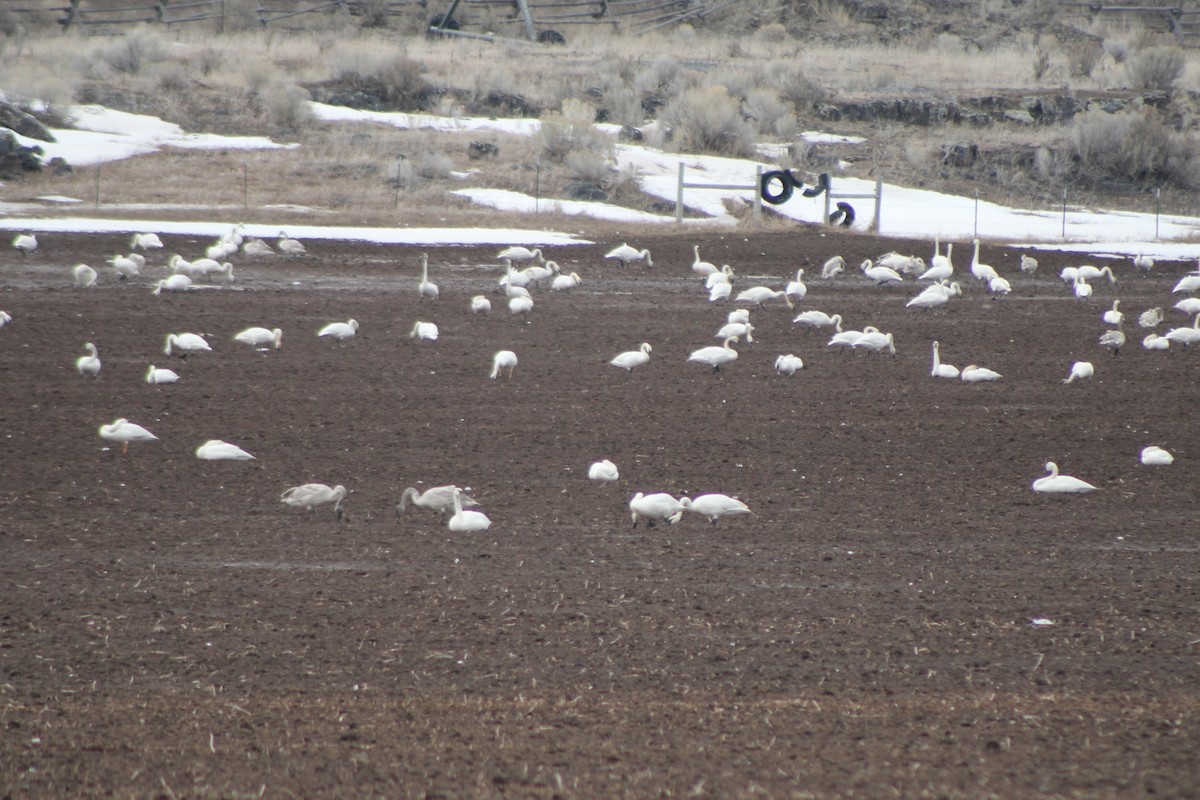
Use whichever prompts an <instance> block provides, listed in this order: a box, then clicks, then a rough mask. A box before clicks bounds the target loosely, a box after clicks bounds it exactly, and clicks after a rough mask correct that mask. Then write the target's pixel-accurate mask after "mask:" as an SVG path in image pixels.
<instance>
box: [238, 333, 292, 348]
mask: <svg viewBox="0 0 1200 800" xmlns="http://www.w3.org/2000/svg"><path fill="white" fill-rule="evenodd" d="M233 340H234V341H235V342H241V343H242V344H248V345H250V346H251V347H256V348H258V349H259V350H266V349H268V348H270V347H274V348H275V349H276V350H278V349H279V348H280V347H282V346H283V331H282V330H281V329H279V328H274V329H272V328H261V327H253V328H246V329H245V330H244V331H239V332H238V333H236V334H234V337H233Z"/></svg>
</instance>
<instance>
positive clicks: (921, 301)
mask: <svg viewBox="0 0 1200 800" xmlns="http://www.w3.org/2000/svg"><path fill="white" fill-rule="evenodd" d="M937 285H938V284H934V286H931V287H929V288H928V289H926V290H925V291H923V292H921V293H920V294H918V295H917V296H916V297H913V298H912V299H911V300H909V301H908V302H907V303H905V304H904V307H905V308H923V309H925V310H926V311H930V310H932V309H935V308H941V307H942V306H944V305H946V304H947V303H949V302H950V294H949V293H948V292H943V291H938V290H936V289H935V290H934V291H930V289H934V287H936V286H937Z"/></svg>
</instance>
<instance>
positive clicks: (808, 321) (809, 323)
mask: <svg viewBox="0 0 1200 800" xmlns="http://www.w3.org/2000/svg"><path fill="white" fill-rule="evenodd" d="M792 322H793V323H795V324H796V325H804V326H805V327H809V328H833V329H834V330H836V331H837V332H838V333H841V332H842V315H841V314H833V315H830V314H826V313H825V312H824V311H815V310H814V311H804V312H801V313H800V314H799V315H798V316H797V317H796V318H795V319H793V320H792Z"/></svg>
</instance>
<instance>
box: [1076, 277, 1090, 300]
mask: <svg viewBox="0 0 1200 800" xmlns="http://www.w3.org/2000/svg"><path fill="white" fill-rule="evenodd" d="M1075 296H1076V297H1077V298H1079V299H1080V300H1090V299H1091V297H1092V285H1091V284H1090V283H1088V282H1087V281H1086V280H1084V277H1083V276H1082V275H1076V276H1075Z"/></svg>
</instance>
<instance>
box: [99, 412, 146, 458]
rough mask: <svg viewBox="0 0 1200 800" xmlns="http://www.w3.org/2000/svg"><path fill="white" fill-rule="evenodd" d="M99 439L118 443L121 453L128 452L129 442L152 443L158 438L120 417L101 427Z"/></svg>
mask: <svg viewBox="0 0 1200 800" xmlns="http://www.w3.org/2000/svg"><path fill="white" fill-rule="evenodd" d="M99 432H100V438H101V439H104V440H106V441H109V442H120V443H121V452H122V453H128V452H129V443H130V442H153V441H157V440H158V437H157V436H155V435H154V434H153V433H151V432H150V431H148V430H146V429H145V428H143V427H142V426H141V425H138V424H137V423H134V422H130V421H129V420H127V419H125V418H124V417H121V418H120V419H117V420H114V421H113V422H111V423H110V424H108V425H101V426H100V429H99Z"/></svg>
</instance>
